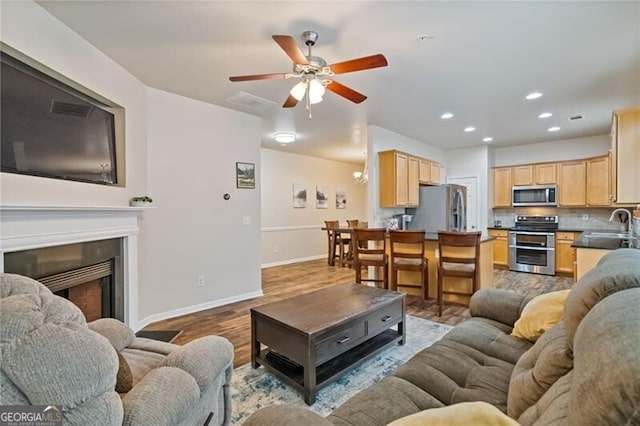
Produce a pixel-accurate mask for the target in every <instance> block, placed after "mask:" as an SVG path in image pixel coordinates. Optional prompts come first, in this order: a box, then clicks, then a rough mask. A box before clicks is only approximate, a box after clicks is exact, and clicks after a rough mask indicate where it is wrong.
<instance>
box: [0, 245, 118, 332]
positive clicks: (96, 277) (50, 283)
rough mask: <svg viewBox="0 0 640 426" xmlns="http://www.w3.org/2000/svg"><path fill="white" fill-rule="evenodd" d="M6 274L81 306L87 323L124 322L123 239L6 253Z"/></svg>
mask: <svg viewBox="0 0 640 426" xmlns="http://www.w3.org/2000/svg"><path fill="white" fill-rule="evenodd" d="M4 270H5V272H10V273H15V274H20V275H25V276H28V277H31V278H34V279H36V280H38V281H40V282H41V283H42V284H44V285H45V286H46V287H47V288H49V290H51V291H52V292H53V293H55V294H57V295H58V296H62V297H64V298H66V299H69V300H70V301H71V302H73V303H74V304H75V305H76V306H78V307H79V308H80V310H81V311H82V313H83V314H84V315H85V317H86V318H87V321H93V320H96V319H98V318H117V319H119V320H120V321H124V284H123V267H122V239H121V238H112V239H108V240H101V241H89V242H82V243H75V244H65V245H60V246H53V247H44V248H37V249H29V250H21V251H16V252H11V253H5V255H4Z"/></svg>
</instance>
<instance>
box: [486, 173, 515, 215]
mask: <svg viewBox="0 0 640 426" xmlns="http://www.w3.org/2000/svg"><path fill="white" fill-rule="evenodd" d="M491 171H492V174H493V207H511V187H512V186H513V184H512V183H511V167H494V168H493V169H491Z"/></svg>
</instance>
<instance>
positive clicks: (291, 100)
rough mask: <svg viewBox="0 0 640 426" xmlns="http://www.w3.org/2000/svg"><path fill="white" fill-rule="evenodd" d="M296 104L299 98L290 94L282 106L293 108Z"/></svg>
mask: <svg viewBox="0 0 640 426" xmlns="http://www.w3.org/2000/svg"><path fill="white" fill-rule="evenodd" d="M296 105H298V100H297V99H296V98H294V97H293V96H291V95H289V97H288V98H287V100H286V101H284V104H282V108H293V107H294V106H296Z"/></svg>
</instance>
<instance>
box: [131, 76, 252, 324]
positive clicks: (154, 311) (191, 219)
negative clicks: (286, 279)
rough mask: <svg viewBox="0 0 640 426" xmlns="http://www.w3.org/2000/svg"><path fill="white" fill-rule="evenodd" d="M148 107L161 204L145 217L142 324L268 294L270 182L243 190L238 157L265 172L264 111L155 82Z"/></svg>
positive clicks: (153, 178) (152, 190)
mask: <svg viewBox="0 0 640 426" xmlns="http://www.w3.org/2000/svg"><path fill="white" fill-rule="evenodd" d="M147 110H148V116H147V125H148V126H147V129H148V130H147V134H148V137H149V141H150V147H149V194H151V196H152V197H153V199H154V205H155V207H156V208H155V209H154V210H150V211H147V212H145V217H144V227H145V230H146V240H147V252H146V253H144V259H145V262H146V265H145V267H146V268H148V270H147V271H146V275H147V284H148V285H146V286H145V287H144V288H141V289H140V317H141V318H145V317H147V318H146V320H143V321H142V322H143V323H144V322H148V321H149V320H150V319H153V320H157V319H159V318H163V317H168V316H174V315H176V314H179V313H184V312H188V311H193V310H196V309H201V308H205V307H209V306H217V305H220V304H226V303H229V302H231V301H234V300H240V299H243V298H246V297H250V296H251V297H255V296H257V295H259V294H261V278H260V188H261V182H260V180H259V179H256V180H257V182H256V188H255V189H237V188H236V181H235V168H236V161H240V162H247V163H254V164H255V165H256V176H260V119H259V118H257V117H254V116H250V115H248V114H244V113H240V112H236V111H231V110H228V109H225V108H222V107H219V106H215V105H211V104H207V103H204V102H200V101H196V100H193V99H189V98H185V97H182V96H178V95H174V94H171V93H167V92H163V91H160V90H156V89H152V88H148V89H147ZM225 193H228V194H230V195H231V199H230V200H228V201H225V200H224V198H223V195H224V194H225ZM245 217H248V218H249V220H250V222H251V223H250V224H249V225H243V218H245ZM198 276H204V277H205V285H204V287H202V288H199V287H196V280H197V277H198Z"/></svg>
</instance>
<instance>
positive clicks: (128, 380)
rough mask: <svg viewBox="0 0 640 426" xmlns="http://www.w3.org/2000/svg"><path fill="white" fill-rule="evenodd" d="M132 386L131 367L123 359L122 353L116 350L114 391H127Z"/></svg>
mask: <svg viewBox="0 0 640 426" xmlns="http://www.w3.org/2000/svg"><path fill="white" fill-rule="evenodd" d="M132 387H133V375H132V374H131V368H130V367H129V364H128V363H127V360H126V359H124V357H123V356H122V354H121V353H120V352H118V375H117V377H116V392H118V393H127V392H129V391H130V390H131V388H132Z"/></svg>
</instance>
